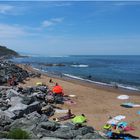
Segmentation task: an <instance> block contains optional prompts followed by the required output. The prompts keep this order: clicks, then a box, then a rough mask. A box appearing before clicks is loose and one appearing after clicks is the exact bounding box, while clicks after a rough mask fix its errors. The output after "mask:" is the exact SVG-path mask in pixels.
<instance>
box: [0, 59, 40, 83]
mask: <svg viewBox="0 0 140 140" xmlns="http://www.w3.org/2000/svg"><path fill="white" fill-rule="evenodd" d="M13 75H14V76H15V77H16V82H22V81H23V80H25V79H26V78H27V77H35V76H39V75H40V74H38V73H31V72H30V73H29V72H27V71H26V70H24V69H22V68H21V67H18V66H17V65H15V64H14V63H13V62H10V61H7V60H1V62H0V84H4V83H7V81H8V79H9V78H11V77H12V76H13Z"/></svg>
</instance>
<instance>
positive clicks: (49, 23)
mask: <svg viewBox="0 0 140 140" xmlns="http://www.w3.org/2000/svg"><path fill="white" fill-rule="evenodd" d="M63 19H64V18H52V19H50V20H45V21H43V23H42V26H43V27H49V26H53V25H56V24H58V23H61V22H62V21H63Z"/></svg>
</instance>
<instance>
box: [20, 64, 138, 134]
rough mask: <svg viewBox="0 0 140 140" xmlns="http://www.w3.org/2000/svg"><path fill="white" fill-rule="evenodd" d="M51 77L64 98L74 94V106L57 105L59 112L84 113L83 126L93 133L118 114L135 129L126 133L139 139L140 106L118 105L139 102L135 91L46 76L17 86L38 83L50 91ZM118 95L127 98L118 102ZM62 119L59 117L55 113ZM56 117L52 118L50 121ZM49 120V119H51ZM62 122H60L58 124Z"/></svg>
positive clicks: (25, 67) (27, 68) (31, 69)
mask: <svg viewBox="0 0 140 140" xmlns="http://www.w3.org/2000/svg"><path fill="white" fill-rule="evenodd" d="M20 66H21V67H22V68H24V69H26V70H28V71H36V70H34V69H33V68H31V67H29V66H24V65H20ZM50 78H52V80H53V81H54V83H56V82H57V83H58V84H60V85H61V86H62V87H63V89H64V94H65V95H76V96H75V97H72V98H71V99H72V100H73V101H75V102H76V104H74V105H66V104H64V105H60V107H62V108H63V109H71V110H72V113H74V114H75V115H80V114H82V113H83V114H85V115H86V118H87V125H90V126H92V127H94V128H95V129H96V130H102V128H103V126H104V125H105V124H106V122H107V121H108V120H109V117H115V116H118V115H124V116H125V117H126V118H125V119H124V120H122V121H126V122H127V123H128V124H129V125H131V126H133V127H134V128H135V130H134V131H129V132H128V133H130V134H132V135H135V136H140V126H139V123H140V119H139V118H140V115H139V114H137V112H138V111H139V110H140V107H135V108H124V107H122V106H120V105H121V104H122V103H124V102H132V103H136V104H139V103H140V96H139V95H140V94H139V92H134V93H133V91H131V92H128V91H125V90H120V89H115V88H109V87H102V86H99V85H95V84H91V83H87V82H86V83H84V82H82V81H79V80H72V79H65V78H63V77H62V78H61V77H59V78H56V77H55V76H53V77H50V76H48V75H47V74H44V73H43V74H42V76H41V77H40V78H36V77H35V78H30V79H28V80H26V81H25V83H24V84H22V83H20V84H19V86H23V87H27V86H35V85H36V83H37V82H42V83H44V84H46V85H48V87H49V88H50V89H52V87H53V86H54V84H52V83H49V79H50ZM119 95H129V97H130V98H129V99H127V100H119V99H117V97H118V96H119ZM59 116H63V114H59ZM54 117H58V115H57V114H56V115H54V116H53V117H52V118H54ZM52 118H51V119H52ZM62 123H63V122H62Z"/></svg>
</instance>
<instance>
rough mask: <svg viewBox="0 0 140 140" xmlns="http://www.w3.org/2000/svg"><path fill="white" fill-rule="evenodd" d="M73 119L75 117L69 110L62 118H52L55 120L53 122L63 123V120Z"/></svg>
mask: <svg viewBox="0 0 140 140" xmlns="http://www.w3.org/2000/svg"><path fill="white" fill-rule="evenodd" d="M74 117H75V115H74V114H72V113H71V110H70V109H69V110H68V113H67V115H65V116H62V117H58V118H53V120H55V121H65V120H68V119H72V118H74Z"/></svg>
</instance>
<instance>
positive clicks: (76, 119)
mask: <svg viewBox="0 0 140 140" xmlns="http://www.w3.org/2000/svg"><path fill="white" fill-rule="evenodd" d="M49 83H54V82H53V80H52V79H50V80H49ZM52 92H53V93H54V94H55V95H60V96H64V93H63V88H62V87H61V86H60V85H59V84H58V83H55V86H54V87H53V88H52ZM68 119H71V121H72V123H73V124H75V125H76V126H77V127H81V126H82V124H83V123H85V122H86V121H87V119H86V117H85V115H84V114H81V115H74V114H73V113H72V112H71V109H69V110H68V112H67V114H66V115H65V116H62V117H59V118H53V120H54V121H65V120H68Z"/></svg>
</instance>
